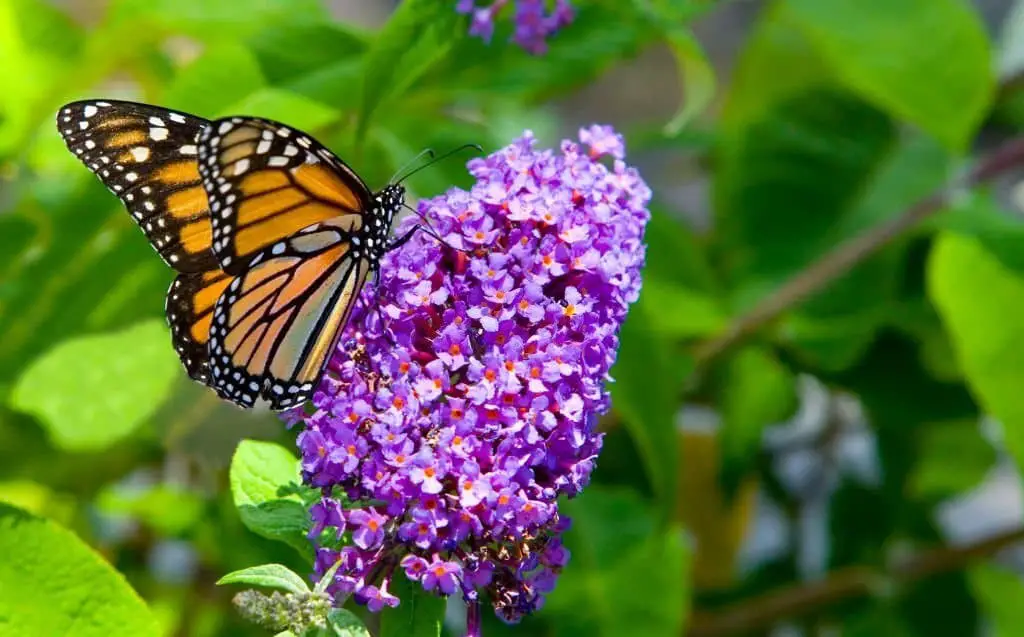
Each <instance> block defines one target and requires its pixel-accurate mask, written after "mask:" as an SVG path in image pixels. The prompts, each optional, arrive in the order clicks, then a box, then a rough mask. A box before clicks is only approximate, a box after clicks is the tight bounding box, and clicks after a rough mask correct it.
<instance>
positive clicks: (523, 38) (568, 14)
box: [455, 0, 574, 55]
mask: <svg viewBox="0 0 1024 637" xmlns="http://www.w3.org/2000/svg"><path fill="white" fill-rule="evenodd" d="M508 2H509V0H493V1H492V2H491V3H490V4H489V5H486V6H477V1H476V0H458V3H457V4H456V5H455V10H456V11H458V12H459V13H468V14H471V15H472V16H473V21H472V24H471V26H470V28H469V33H470V35H475V36H477V37H479V38H481V39H483V40H485V41H487V42H490V41H491V37H492V36H493V35H494V21H495V19H496V17H497V15H498V13H500V12H501V10H502V9H503V8H504V7H505V5H507V4H508ZM515 5H516V6H515V10H516V14H515V25H516V26H515V33H514V34H513V35H512V41H513V42H515V43H516V44H518V45H519V46H521V47H523V48H524V49H525V50H527V51H529V52H530V53H533V54H535V55H540V54H542V53H544V52H545V51H547V39H548V37H550V36H551V35H553V34H554V33H555V32H556V31H558V30H559V29H561V28H562V27H564V26H567V25H568V24H569V23H570V22H572V20H573V17H574V13H573V10H572V5H571V4H569V0H554V7H553V8H551V9H550V10H549V9H548V6H549V2H548V1H547V0H517V1H516V3H515Z"/></svg>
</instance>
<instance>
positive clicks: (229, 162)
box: [199, 117, 371, 274]
mask: <svg viewBox="0 0 1024 637" xmlns="http://www.w3.org/2000/svg"><path fill="white" fill-rule="evenodd" d="M199 167H200V172H201V174H202V176H203V179H204V184H205V186H206V190H207V192H208V193H209V196H210V204H211V208H212V211H213V212H212V221H213V251H214V253H215V254H216V255H217V258H218V259H219V261H220V265H221V267H222V268H224V269H225V270H226V271H227V272H229V273H231V274H241V273H242V272H243V271H244V270H245V268H246V267H247V264H248V263H249V262H250V260H251V259H252V258H253V257H254V256H255V255H257V254H259V253H260V252H261V251H262V250H263V249H264V248H267V247H269V246H271V245H274V244H275V243H278V242H279V241H281V240H282V239H284V238H287V237H291V236H293V235H295V234H296V233H297V232H299V231H300V230H302V229H303V228H307V227H309V226H311V225H313V224H316V223H319V222H321V221H325V220H327V219H337V221H336V225H343V226H345V227H347V228H348V229H349V230H352V231H355V230H358V228H359V227H360V226H361V225H362V223H363V220H364V215H365V214H366V212H367V210H369V208H370V206H371V194H370V192H369V190H367V188H366V185H365V184H364V183H363V181H362V179H360V178H359V177H358V176H357V175H356V174H355V172H353V171H352V169H351V168H349V167H348V166H347V165H346V164H345V163H344V162H342V161H341V160H340V159H338V158H337V157H336V156H335V155H334V154H333V153H331V152H330V151H329V150H327V149H326V148H325V147H324V146H322V145H321V144H319V143H318V142H316V141H315V140H314V139H312V138H311V137H310V136H308V135H306V134H305V133H303V132H301V131H297V130H295V129H292V128H289V127H288V126H285V125H284V124H280V123H278V122H274V121H270V120H264V119H257V118H244V117H231V118H226V119H221V120H217V121H214V122H212V124H211V125H210V126H209V127H208V128H207V129H206V130H205V131H204V132H203V135H202V136H201V138H200V144H199Z"/></svg>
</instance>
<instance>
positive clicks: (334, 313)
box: [210, 217, 370, 409]
mask: <svg viewBox="0 0 1024 637" xmlns="http://www.w3.org/2000/svg"><path fill="white" fill-rule="evenodd" d="M351 238H352V232H351V230H350V229H349V228H348V224H347V223H346V222H345V221H344V220H343V218H340V217H339V218H335V219H331V220H329V221H326V222H323V223H320V224H317V225H314V226H311V227H308V228H306V229H304V230H302V231H300V232H298V233H297V234H295V235H294V236H292V237H290V238H288V239H284V240H281V241H279V242H277V243H275V244H274V245H272V246H270V247H268V248H266V249H264V250H263V251H261V252H260V253H259V254H257V255H256V257H254V258H253V260H252V261H251V262H250V263H249V264H248V267H247V269H246V270H245V271H244V272H243V273H242V274H241V275H240V276H239V277H238V278H236V279H234V280H232V281H231V283H230V285H228V286H227V290H226V292H225V293H224V295H223V296H222V297H221V298H220V300H219V301H218V302H217V305H216V308H215V310H214V313H213V323H212V326H211V328H210V356H211V361H210V365H211V370H210V371H211V375H212V383H211V386H212V387H213V388H214V389H215V390H216V391H217V393H218V394H219V395H220V396H221V397H222V398H226V399H228V400H231V401H233V402H236V403H238V404H239V405H241V406H243V407H252V406H253V405H254V404H255V402H256V400H257V398H260V397H262V398H263V399H264V400H266V401H267V402H269V403H270V407H271V408H272V409H287V408H290V407H293V406H295V405H297V404H300V403H302V402H303V401H305V400H306V399H308V398H309V397H310V396H311V395H312V393H313V390H314V388H315V387H316V385H317V383H318V381H319V380H320V377H321V375H322V374H323V370H324V367H325V366H326V365H327V361H328V359H329V358H330V353H331V351H333V349H334V347H335V346H336V345H337V341H338V338H339V336H340V333H341V330H342V328H343V327H344V326H345V322H346V321H347V319H348V316H349V314H350V313H351V311H352V307H353V305H354V303H355V301H356V298H357V297H358V295H359V291H360V289H361V288H362V285H363V282H364V281H365V280H366V275H367V273H368V272H369V269H370V264H369V262H368V261H367V260H366V259H365V258H355V257H354V255H353V252H351V251H350V249H351V243H350V240H351Z"/></svg>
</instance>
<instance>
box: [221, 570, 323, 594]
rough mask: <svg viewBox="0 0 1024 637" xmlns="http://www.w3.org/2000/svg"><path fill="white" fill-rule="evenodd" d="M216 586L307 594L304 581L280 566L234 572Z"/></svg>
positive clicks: (307, 586) (306, 586)
mask: <svg viewBox="0 0 1024 637" xmlns="http://www.w3.org/2000/svg"><path fill="white" fill-rule="evenodd" d="M217 584H218V585H224V584H249V585H251V586H263V587H265V588H276V589H278V590H282V591H285V592H287V593H295V594H298V595H301V594H302V593H308V592H309V585H308V584H306V581H305V580H303V579H302V578H301V577H299V576H298V575H296V574H295V573H294V572H292V570H291V569H290V568H288V567H287V566H282V565H281V564H261V565H259V566H252V567H249V568H245V569H242V570H240V571H234V572H232V573H228V574H227V575H225V576H224V577H222V578H220V579H219V580H217Z"/></svg>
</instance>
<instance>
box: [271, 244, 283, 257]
mask: <svg viewBox="0 0 1024 637" xmlns="http://www.w3.org/2000/svg"><path fill="white" fill-rule="evenodd" d="M270 252H271V253H272V254H282V253H283V252H284V241H278V242H277V243H275V244H274V247H273V248H271V249H270Z"/></svg>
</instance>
